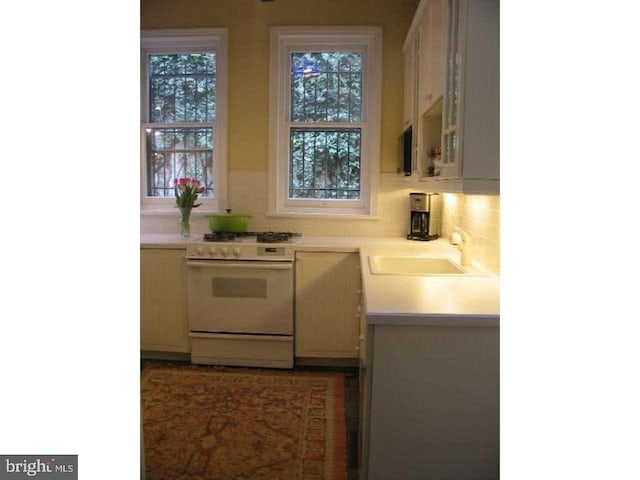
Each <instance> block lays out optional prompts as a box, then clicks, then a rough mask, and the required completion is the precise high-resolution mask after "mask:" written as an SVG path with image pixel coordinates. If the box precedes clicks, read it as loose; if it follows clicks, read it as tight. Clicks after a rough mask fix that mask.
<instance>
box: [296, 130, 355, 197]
mask: <svg viewBox="0 0 640 480" xmlns="http://www.w3.org/2000/svg"><path fill="white" fill-rule="evenodd" d="M360 134H361V132H360V129H359V128H344V129H310V128H306V129H302V128H292V129H291V135H290V143H291V145H290V152H291V157H290V162H289V167H290V170H289V172H290V174H289V198H307V199H318V198H333V199H359V198H360Z"/></svg>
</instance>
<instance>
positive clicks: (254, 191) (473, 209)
mask: <svg viewBox="0 0 640 480" xmlns="http://www.w3.org/2000/svg"><path fill="white" fill-rule="evenodd" d="M228 187H229V188H228V191H229V192H230V196H229V201H228V207H229V208H232V209H233V210H234V211H236V212H239V213H246V214H249V215H251V219H250V221H249V230H254V231H261V230H279V231H292V232H299V233H302V234H303V235H317V236H365V237H369V236H379V237H404V236H406V235H407V233H408V232H409V193H411V192H416V191H420V188H416V185H415V183H413V184H412V183H411V182H410V181H407V180H406V179H405V178H403V177H401V176H398V175H395V174H381V175H380V183H379V187H378V214H377V218H375V219H353V218H345V219H336V218H327V219H322V218H317V217H314V218H299V217H298V218H296V217H273V216H267V215H266V205H267V173H266V172H250V171H235V172H234V171H232V172H229V184H228ZM443 200H444V201H443V202H442V203H443V212H442V222H443V224H442V235H443V236H444V237H445V238H448V236H449V235H450V234H451V232H453V227H454V225H455V226H458V227H459V228H462V229H463V230H465V231H467V232H468V233H469V234H470V235H471V239H472V256H473V259H474V260H476V261H478V262H480V263H482V264H483V265H484V266H486V267H487V268H489V269H490V270H491V271H493V272H495V273H499V272H500V196H499V195H463V194H452V193H445V194H444V198H443ZM140 229H141V232H142V233H177V232H178V213H177V211H176V212H169V213H166V212H165V213H160V212H157V213H145V214H142V215H141V216H140ZM207 231H208V225H207V219H206V218H205V217H204V215H202V214H200V213H198V212H197V209H196V210H194V213H193V214H192V232H193V233H195V234H202V233H205V232H207Z"/></svg>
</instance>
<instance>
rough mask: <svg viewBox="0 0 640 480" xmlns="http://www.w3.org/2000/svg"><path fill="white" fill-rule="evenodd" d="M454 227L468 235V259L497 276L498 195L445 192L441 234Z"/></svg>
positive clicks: (448, 231)
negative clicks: (469, 246) (469, 256)
mask: <svg viewBox="0 0 640 480" xmlns="http://www.w3.org/2000/svg"><path fill="white" fill-rule="evenodd" d="M454 226H457V227H459V228H461V229H462V230H464V231H466V232H467V233H469V235H470V236H471V243H472V251H471V255H472V258H473V259H474V260H476V261H478V262H480V263H481V264H483V265H484V266H485V267H487V268H488V269H490V270H491V271H492V272H495V273H498V274H499V273H500V196H499V195H463V194H454V193H445V194H444V202H443V212H442V234H443V236H447V237H448V236H449V235H450V234H451V233H452V232H453V227H454Z"/></svg>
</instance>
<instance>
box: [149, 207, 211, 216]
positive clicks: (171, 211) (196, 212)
mask: <svg viewBox="0 0 640 480" xmlns="http://www.w3.org/2000/svg"><path fill="white" fill-rule="evenodd" d="M214 213H220V212H218V211H215V210H210V209H209V210H201V209H199V208H194V209H193V210H191V216H204V215H212V214H214ZM163 215H164V216H166V215H180V210H178V208H177V207H174V208H162V209H148V210H143V209H141V210H140V216H141V217H147V216H148V217H154V216H163Z"/></svg>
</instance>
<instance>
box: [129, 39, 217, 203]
mask: <svg viewBox="0 0 640 480" xmlns="http://www.w3.org/2000/svg"><path fill="white" fill-rule="evenodd" d="M226 37H227V29H225V28H214V29H211V28H189V29H166V30H143V31H142V33H141V78H140V80H141V89H140V92H141V102H140V103H141V105H140V118H141V124H140V126H141V129H140V145H141V165H140V169H141V171H140V174H141V175H140V178H141V185H140V189H141V191H140V195H141V208H142V210H167V209H169V208H172V207H173V206H174V205H175V197H174V196H168V197H155V196H149V195H148V193H149V188H150V182H149V177H148V175H149V174H150V173H149V171H150V167H151V166H150V165H148V153H149V152H148V144H147V135H148V134H147V130H148V129H166V128H169V129H191V128H195V129H207V128H209V129H211V139H212V148H211V149H210V150H206V152H205V151H204V150H203V151H201V152H200V153H201V154H205V155H207V154H208V155H210V158H211V168H210V170H209V172H208V173H207V175H206V177H207V178H208V179H211V180H212V183H211V184H210V186H211V188H210V191H209V196H200V198H199V201H200V200H201V202H200V203H202V204H203V206H202V207H201V208H199V209H198V210H199V211H204V210H207V211H218V210H219V209H220V208H221V207H222V205H223V203H224V201H225V197H226V178H225V176H226V160H225V157H226V141H225V137H226V136H225V133H224V132H225V131H226V68H227V60H226V51H227V50H226V45H227V44H226V42H227V40H226ZM206 52H210V53H214V54H215V62H216V64H215V82H216V86H215V98H214V100H213V101H214V102H215V115H216V117H215V120H214V121H208V122H153V123H152V122H150V110H149V107H150V92H149V89H150V86H149V57H148V56H149V55H153V54H184V53H206ZM185 153H187V152H185ZM205 195H206V193H205Z"/></svg>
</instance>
